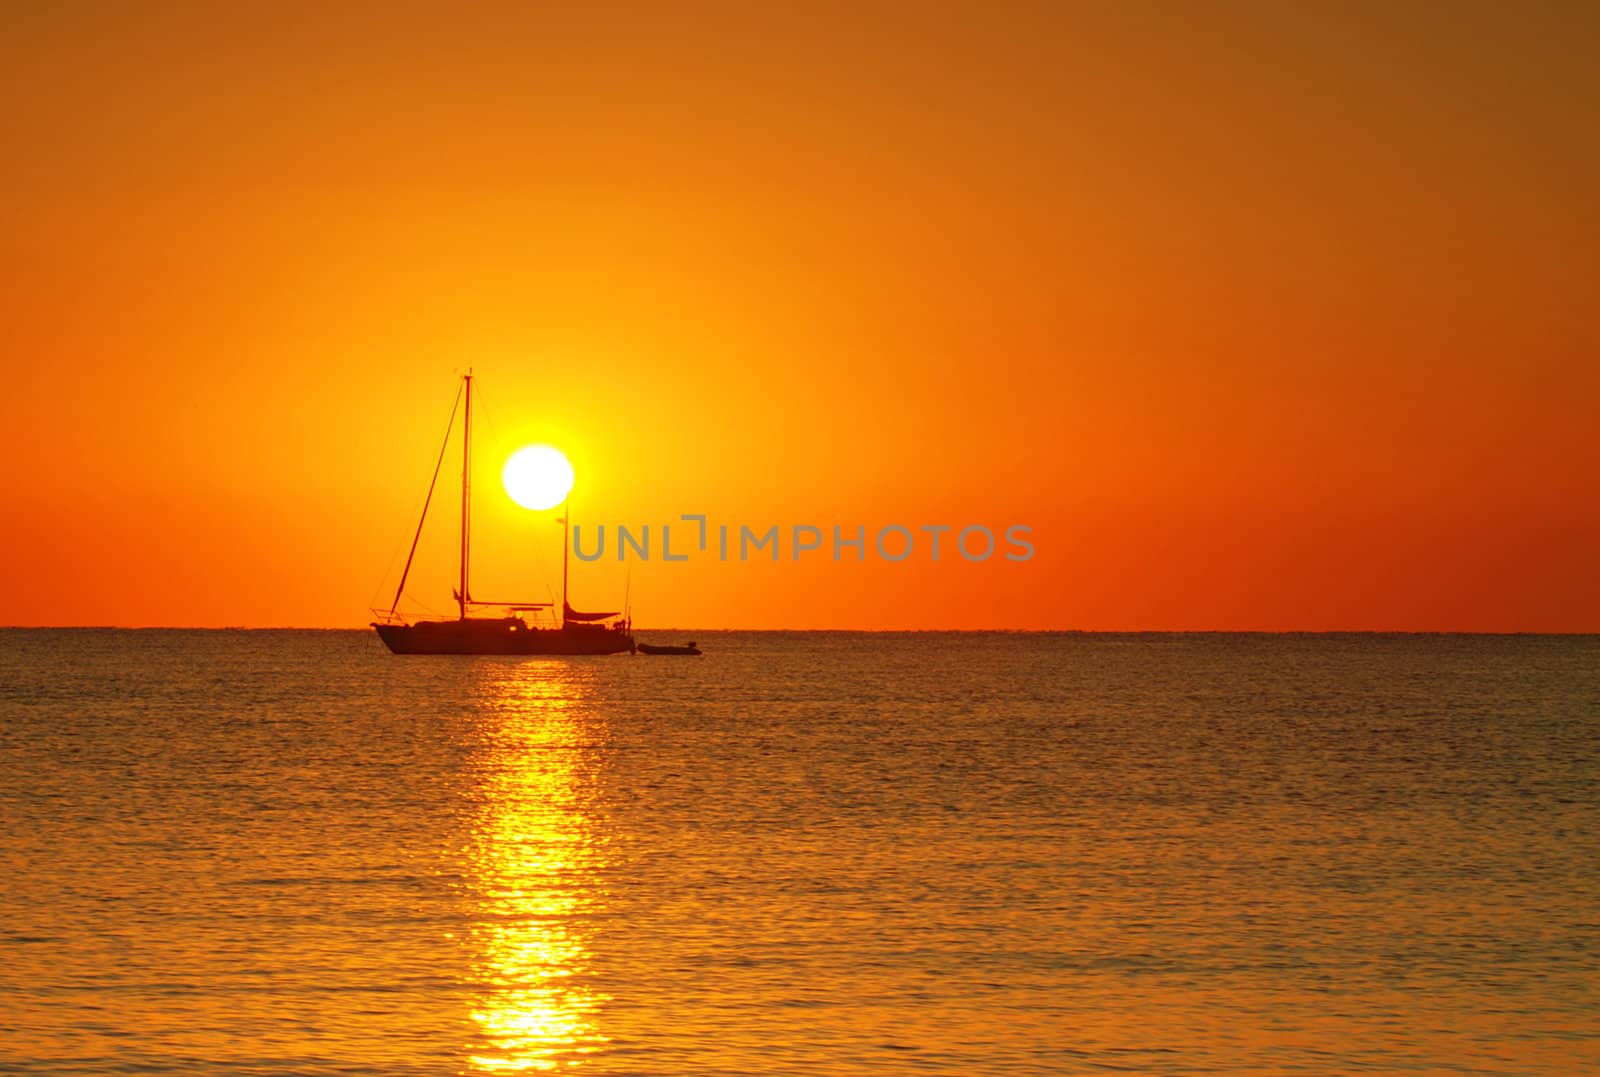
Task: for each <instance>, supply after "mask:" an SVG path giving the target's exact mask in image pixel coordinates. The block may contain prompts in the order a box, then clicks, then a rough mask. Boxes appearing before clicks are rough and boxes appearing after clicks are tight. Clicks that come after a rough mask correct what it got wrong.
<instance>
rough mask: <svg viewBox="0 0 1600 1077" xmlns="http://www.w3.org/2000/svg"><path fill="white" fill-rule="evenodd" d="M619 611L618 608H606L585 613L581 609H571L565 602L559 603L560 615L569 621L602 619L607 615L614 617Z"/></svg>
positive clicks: (607, 616)
mask: <svg viewBox="0 0 1600 1077" xmlns="http://www.w3.org/2000/svg"><path fill="white" fill-rule="evenodd" d="M619 612H620V611H618V610H607V611H605V612H603V613H585V612H584V611H583V610H575V609H573V608H572V607H571V606H570V605H568V604H567V603H566V602H562V603H561V613H562V616H563V617H565V618H566V619H567V620H569V621H604V620H606V619H607V618H609V617H615V616H616V615H617V614H618V613H619Z"/></svg>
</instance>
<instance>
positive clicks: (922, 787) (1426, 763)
mask: <svg viewBox="0 0 1600 1077" xmlns="http://www.w3.org/2000/svg"><path fill="white" fill-rule="evenodd" d="M647 635H648V634H647ZM658 638H660V639H662V640H663V641H672V640H673V639H675V638H676V637H658ZM699 638H700V641H701V644H702V646H703V647H705V648H706V651H707V654H706V656H705V657H704V658H701V659H680V658H644V657H637V658H630V657H627V656H618V657H613V658H603V659H514V658H396V657H394V656H391V655H389V654H388V653H387V652H386V651H384V650H383V649H382V647H381V645H380V644H379V643H378V642H377V640H376V639H375V638H373V637H370V636H369V635H367V634H364V633H353V632H350V633H347V632H176V631H133V632H130V631H109V630H106V631H97V630H82V631H80V630H70V631H66V630H63V631H24V630H12V631H5V632H0V1070H3V1071H6V1072H20V1073H43V1072H52V1073H75V1074H78V1073H81V1074H101V1073H126V1072H142V1073H159V1072H175V1073H240V1074H268V1073H272V1074H279V1073H281V1074H323V1073H327V1074H332V1073H339V1074H348V1073H383V1074H412V1073H415V1074H447V1073H494V1072H504V1071H519V1070H532V1071H537V1070H562V1071H568V1070H570V1071H575V1072H578V1073H581V1074H593V1075H596V1077H599V1075H602V1074H682V1075H717V1074H779V1073H781V1074H808V1075H812V1074H821V1075H826V1074H866V1073H873V1074H881V1073H918V1072H922V1073H950V1074H1071V1073H1097V1072H1103V1071H1125V1072H1134V1073H1202V1072H1218V1073H1260V1074H1271V1073H1293V1072H1303V1073H1318V1074H1321V1073H1335V1072H1350V1071H1361V1070H1365V1071H1371V1072H1380V1073H1398V1072H1417V1073H1495V1074H1519V1075H1521V1074H1528V1075H1533V1074H1552V1075H1555V1074H1559V1075H1563V1077H1566V1075H1571V1074H1578V1073H1584V1072H1596V1071H1597V1070H1600V794H1597V789H1600V784H1597V779H1600V638H1597V637H1579V638H1570V637H1569V638H1553V637H1499V638H1493V637H1449V636H1428V637H1417V636H1308V637H1295V636H1279V637H1272V636H1226V635H1224V636H1206V635H1202V636H1097V635H942V634H911V635H851V634H782V633H774V634H735V633H730V634H711V633H700V634H699Z"/></svg>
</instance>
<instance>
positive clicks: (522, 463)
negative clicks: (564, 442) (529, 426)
mask: <svg viewBox="0 0 1600 1077" xmlns="http://www.w3.org/2000/svg"><path fill="white" fill-rule="evenodd" d="M500 481H501V482H502V483H504V484H505V488H506V493H507V494H509V495H510V497H511V500H513V501H515V502H516V503H517V504H519V505H521V506H522V507H523V508H525V509H553V508H555V507H556V506H557V505H559V504H561V502H562V501H564V500H566V497H567V495H568V494H569V493H571V492H572V482H573V474H572V465H571V464H569V463H567V458H566V457H565V456H563V455H562V454H561V450H560V449H557V448H554V447H553V446H550V445H528V446H526V447H524V448H521V449H518V450H517V451H516V452H514V453H512V454H511V458H510V459H509V460H507V461H506V466H505V470H504V471H502V472H501V473H500Z"/></svg>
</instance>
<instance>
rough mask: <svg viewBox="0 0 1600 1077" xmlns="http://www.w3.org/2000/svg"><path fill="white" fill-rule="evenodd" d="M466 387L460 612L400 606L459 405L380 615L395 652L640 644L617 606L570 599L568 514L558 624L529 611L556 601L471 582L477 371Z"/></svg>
mask: <svg viewBox="0 0 1600 1077" xmlns="http://www.w3.org/2000/svg"><path fill="white" fill-rule="evenodd" d="M461 382H462V389H461V392H460V393H458V394H457V396H456V404H457V405H458V406H459V405H460V404H461V403H462V401H463V398H464V399H465V403H466V407H465V408H464V409H463V413H462V420H461V578H460V581H459V583H458V584H457V586H456V588H455V590H454V591H452V592H451V596H452V597H453V598H454V599H455V601H456V604H457V607H458V609H459V610H460V616H458V617H456V618H454V619H438V620H418V621H413V622H409V623H408V622H407V621H406V620H405V619H404V618H402V617H399V616H398V615H397V614H396V610H397V609H398V608H399V606H400V598H401V596H402V595H403V594H404V593H405V589H406V579H407V577H409V576H410V574H411V562H412V560H413V559H414V558H415V557H416V555H417V541H418V539H420V538H421V537H422V525H423V523H424V522H425V521H426V520H427V518H428V506H429V505H430V504H431V503H432V501H433V491H434V487H435V486H436V485H437V484H438V481H439V469H440V468H441V467H442V466H443V465H444V454H445V449H446V448H448V447H449V443H450V431H451V430H453V429H454V428H455V409H454V408H452V409H451V412H450V426H449V428H448V429H446V431H445V444H444V445H443V446H441V447H440V449H439V462H438V464H436V465H434V469H433V480H432V482H430V483H429V484H428V496H427V498H426V499H425V500H424V501H423V503H422V519H420V520H418V521H417V533H416V536H415V537H414V538H412V540H411V553H410V554H409V555H408V556H407V557H406V567H405V570H404V571H402V572H401V573H400V585H399V586H398V587H397V588H395V592H394V602H393V604H392V605H390V607H389V610H388V612H387V613H386V614H382V615H381V619H380V620H377V621H374V622H372V627H373V628H375V629H377V631H378V637H379V638H380V639H382V640H383V642H384V643H385V644H386V645H387V646H388V648H389V650H391V651H393V652H394V653H395V654H617V653H619V652H622V651H629V652H632V651H633V650H634V642H633V632H632V627H633V626H632V624H631V623H630V622H629V619H628V617H627V616H626V615H625V614H623V613H621V612H620V611H617V610H607V611H603V612H599V613H586V612H584V611H582V610H575V609H573V608H572V606H571V604H570V603H568V601H567V562H568V559H569V556H570V555H569V551H570V549H571V546H572V543H571V527H572V525H571V524H570V523H569V521H568V517H567V515H566V514H565V513H563V514H562V517H561V524H562V533H563V542H562V556H561V619H560V621H559V623H557V624H556V625H554V626H553V627H542V626H539V625H537V624H529V623H528V622H527V621H526V620H525V619H524V618H523V616H522V615H523V614H526V613H532V612H534V611H536V610H541V609H549V608H550V607H551V605H552V603H549V602H480V601H478V600H476V599H474V598H473V597H472V591H471V589H470V588H469V587H468V580H469V578H470V573H469V568H470V565H471V553H472V511H471V506H472V375H471V374H470V373H469V374H464V375H463V376H462V378H461ZM474 607H498V608H499V609H500V610H501V611H503V612H501V613H500V615H499V616H490V617H473V616H471V615H470V614H471V611H472V609H473V608H474Z"/></svg>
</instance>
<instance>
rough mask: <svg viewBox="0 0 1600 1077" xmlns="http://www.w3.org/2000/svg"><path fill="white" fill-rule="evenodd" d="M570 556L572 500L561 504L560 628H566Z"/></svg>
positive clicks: (569, 498)
mask: <svg viewBox="0 0 1600 1077" xmlns="http://www.w3.org/2000/svg"><path fill="white" fill-rule="evenodd" d="M571 556H572V498H571V497H568V498H567V500H565V501H563V502H562V503H561V627H562V628H565V627H567V560H568V559H569V558H570V557H571Z"/></svg>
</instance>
